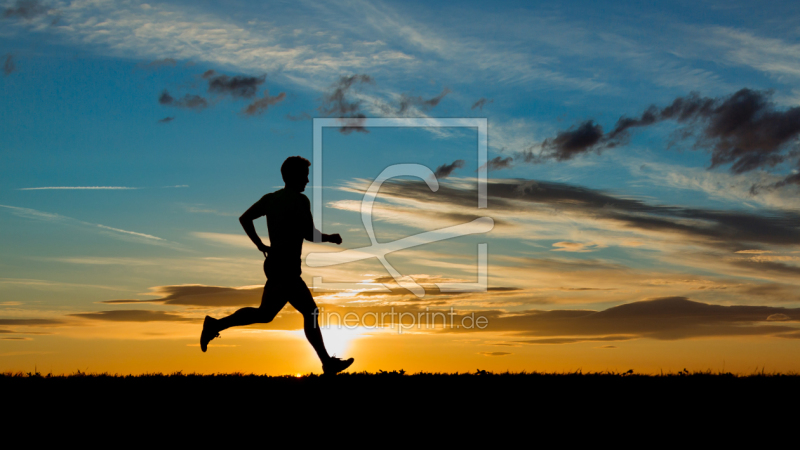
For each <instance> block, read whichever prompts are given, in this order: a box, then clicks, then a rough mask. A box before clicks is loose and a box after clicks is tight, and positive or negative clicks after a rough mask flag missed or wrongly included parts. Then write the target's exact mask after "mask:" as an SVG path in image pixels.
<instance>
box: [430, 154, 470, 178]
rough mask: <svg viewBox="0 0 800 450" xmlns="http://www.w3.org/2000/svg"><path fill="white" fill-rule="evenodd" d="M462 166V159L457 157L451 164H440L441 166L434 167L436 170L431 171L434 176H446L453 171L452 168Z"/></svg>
mask: <svg viewBox="0 0 800 450" xmlns="http://www.w3.org/2000/svg"><path fill="white" fill-rule="evenodd" d="M462 167H464V160H463V159H457V160H455V161H453V162H452V163H451V164H442V165H441V166H439V167H437V168H436V171H435V172H433V175H434V176H435V177H436V178H447V177H449V176H450V174H451V173H453V171H454V170H456V169H460V168H462Z"/></svg>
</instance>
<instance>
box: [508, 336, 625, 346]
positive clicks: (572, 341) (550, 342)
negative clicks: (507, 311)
mask: <svg viewBox="0 0 800 450" xmlns="http://www.w3.org/2000/svg"><path fill="white" fill-rule="evenodd" d="M631 339H634V338H633V337H631V336H598V337H591V338H572V337H568V338H545V339H527V340H524V341H514V342H515V343H517V344H527V345H560V344H576V343H578V342H609V341H610V342H615V341H628V340H631ZM614 348H616V347H614Z"/></svg>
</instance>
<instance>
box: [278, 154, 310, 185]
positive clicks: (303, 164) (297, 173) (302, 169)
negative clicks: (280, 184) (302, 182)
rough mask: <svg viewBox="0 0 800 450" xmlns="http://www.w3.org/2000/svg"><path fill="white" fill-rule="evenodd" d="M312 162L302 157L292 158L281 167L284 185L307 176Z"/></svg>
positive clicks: (287, 159)
mask: <svg viewBox="0 0 800 450" xmlns="http://www.w3.org/2000/svg"><path fill="white" fill-rule="evenodd" d="M309 167H311V161H309V160H307V159H305V158H303V157H302V156H290V157H288V158H286V161H284V162H283V164H282V165H281V176H282V177H283V181H284V183H288V182H289V181H292V180H295V179H297V178H300V177H304V176H306V172H307V171H308V168H309Z"/></svg>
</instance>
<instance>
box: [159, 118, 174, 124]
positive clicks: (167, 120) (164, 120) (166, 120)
mask: <svg viewBox="0 0 800 450" xmlns="http://www.w3.org/2000/svg"><path fill="white" fill-rule="evenodd" d="M173 120H175V117H174V116H168V117H164V118H163V119H159V120H158V123H170V122H172V121H173Z"/></svg>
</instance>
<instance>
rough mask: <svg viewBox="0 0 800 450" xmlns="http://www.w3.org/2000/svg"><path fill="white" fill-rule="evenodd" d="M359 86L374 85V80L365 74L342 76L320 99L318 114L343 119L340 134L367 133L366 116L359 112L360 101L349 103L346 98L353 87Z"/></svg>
mask: <svg viewBox="0 0 800 450" xmlns="http://www.w3.org/2000/svg"><path fill="white" fill-rule="evenodd" d="M360 84H375V80H374V79H373V78H372V77H371V76H369V75H365V74H362V75H351V76H342V77H340V78H339V81H337V82H336V83H334V84H333V85H332V86H331V87H330V91H329V92H328V93H326V94H325V95H323V97H322V105H321V106H320V107H319V112H320V113H322V114H323V115H326V116H333V117H340V118H343V121H342V122H343V125H342V127H341V128H340V129H339V131H340V132H341V133H342V134H350V133H352V132H353V131H356V132H359V133H369V131H368V130H367V129H366V128H364V119H366V116H365V115H364V114H363V113H362V112H361V101H359V100H355V101H351V100H350V99H348V96H347V94H348V92H349V91H350V90H351V89H352V88H353V87H354V86H357V85H360Z"/></svg>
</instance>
